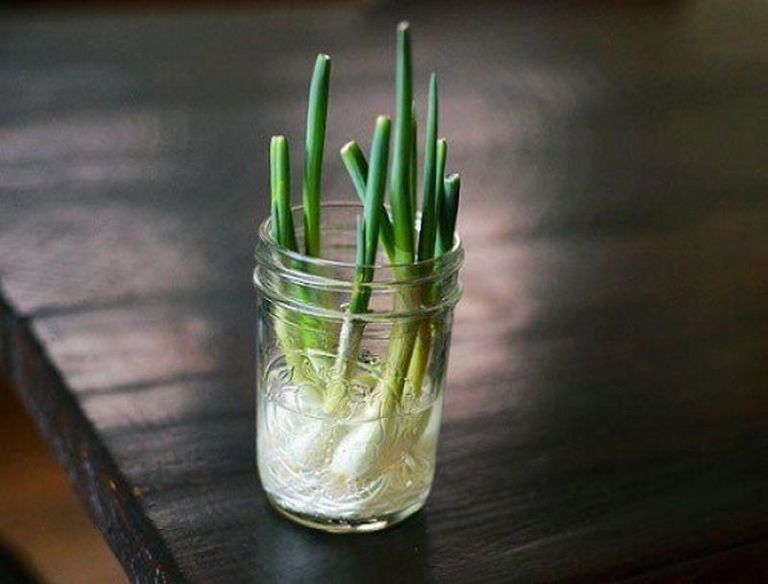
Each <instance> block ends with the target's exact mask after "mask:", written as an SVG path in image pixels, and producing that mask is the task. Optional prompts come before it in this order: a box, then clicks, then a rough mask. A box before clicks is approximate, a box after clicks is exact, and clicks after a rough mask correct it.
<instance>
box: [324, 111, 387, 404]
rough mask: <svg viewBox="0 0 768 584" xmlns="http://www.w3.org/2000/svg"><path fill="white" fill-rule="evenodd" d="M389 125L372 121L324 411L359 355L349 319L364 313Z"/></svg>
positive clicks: (355, 327) (336, 400)
mask: <svg viewBox="0 0 768 584" xmlns="http://www.w3.org/2000/svg"><path fill="white" fill-rule="evenodd" d="M390 127H391V122H390V120H389V118H387V117H386V116H379V117H378V118H377V119H376V129H375V130H374V134H373V143H372V144H371V167H370V169H369V173H368V181H367V184H366V192H365V201H364V206H363V212H364V218H363V220H362V221H360V220H359V218H358V225H357V257H356V260H355V263H356V269H355V284H356V285H355V289H354V290H353V292H352V297H351V299H350V303H349V315H348V317H347V318H345V320H344V322H343V323H342V328H341V335H340V337H339V348H338V353H337V357H336V362H335V363H334V367H333V371H332V374H331V379H332V381H331V383H330V384H329V386H328V390H327V392H326V399H325V408H326V410H327V411H329V412H332V411H335V410H336V409H337V408H338V407H339V405H340V403H341V402H342V401H343V399H344V398H345V397H346V390H347V386H348V381H349V379H348V378H349V377H350V376H351V373H352V371H354V368H355V367H356V366H357V359H358V355H359V353H360V343H361V342H362V337H363V330H364V328H365V323H364V322H359V321H358V322H356V321H354V320H353V318H352V315H354V314H363V313H365V312H367V311H368V302H369V301H370V297H371V289H370V287H369V286H368V284H369V283H370V282H371V280H373V265H374V264H375V263H376V248H377V244H378V241H379V227H380V225H381V210H382V209H383V208H384V207H383V201H384V191H385V187H386V180H387V159H388V158H389V134H390Z"/></svg>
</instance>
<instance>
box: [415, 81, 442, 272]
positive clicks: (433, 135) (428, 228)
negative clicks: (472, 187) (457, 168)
mask: <svg viewBox="0 0 768 584" xmlns="http://www.w3.org/2000/svg"><path fill="white" fill-rule="evenodd" d="M437 118H438V110H437V75H435V74H434V73H432V77H431V78H430V80H429V112H428V114H427V135H426V138H425V141H424V191H423V203H422V208H421V229H420V231H419V261H424V260H428V259H430V258H431V257H432V256H433V255H434V253H435V230H436V225H435V199H436V188H435V186H436V184H437V176H438V175H437V171H436V168H435V167H436V161H435V158H436V156H437Z"/></svg>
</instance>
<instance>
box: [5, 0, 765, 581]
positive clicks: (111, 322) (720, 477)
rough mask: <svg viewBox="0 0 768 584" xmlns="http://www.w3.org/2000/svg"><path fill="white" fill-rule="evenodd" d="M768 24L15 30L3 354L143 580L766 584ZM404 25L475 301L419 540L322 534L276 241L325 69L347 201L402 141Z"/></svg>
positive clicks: (481, 11) (373, 20) (152, 17)
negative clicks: (270, 242) (351, 165)
mask: <svg viewBox="0 0 768 584" xmlns="http://www.w3.org/2000/svg"><path fill="white" fill-rule="evenodd" d="M767 12H768V9H766V6H765V4H762V5H760V4H759V3H753V4H752V5H745V6H743V7H741V9H738V8H737V7H736V6H734V5H732V4H731V3H720V4H715V5H710V6H707V5H706V3H701V5H700V4H698V3H680V4H673V5H671V6H668V7H666V8H664V7H657V8H649V7H636V8H633V9H624V10H620V9H613V10H612V9H605V8H603V9H598V8H597V7H595V6H592V7H590V6H589V5H584V6H580V7H578V8H568V7H567V6H566V5H563V4H560V3H555V4H553V5H551V6H547V7H540V8H535V7H531V6H527V5H520V4H513V5H510V6H503V5H496V4H484V3H482V4H481V3H465V4H463V5H462V6H440V7H438V6H424V7H421V8H418V9H416V8H410V9H406V8H397V7H395V6H388V5H386V4H385V5H362V6H357V5H346V4H341V5H333V4H332V5H329V6H325V7H318V8H313V7H311V6H304V7H301V8H295V9H291V10H289V9H280V8H276V7H272V8H263V9H255V10H253V11H251V10H247V9H244V8H239V9H233V10H231V11H214V10H213V9H210V8H209V9H200V10H198V11H194V12H185V13H183V14H181V13H180V14H176V13H173V12H171V11H169V10H165V11H157V12H149V11H148V12H146V13H145V14H141V15H140V14H137V15H131V14H130V13H126V12H125V11H122V10H118V11H115V12H113V13H105V14H101V15H91V14H88V13H75V14H71V13H63V12H62V13H57V12H50V13H23V14H22V13H19V14H13V13H4V15H3V18H2V19H0V189H2V198H1V199H0V280H1V283H2V296H3V305H2V325H3V326H2V337H1V338H0V354H1V355H2V362H3V363H4V368H5V369H6V370H7V371H10V373H11V376H12V378H13V381H14V384H15V387H16V389H17V391H18V393H19V394H20V395H21V396H22V398H23V399H24V401H25V403H26V405H27V407H28V409H29V410H30V411H31V412H32V413H33V415H34V417H35V419H36V420H37V423H38V425H39V428H40V431H41V432H42V433H43V434H44V435H45V437H46V438H47V439H48V441H49V442H50V444H51V446H52V448H53V449H54V450H55V452H56V455H57V456H58V458H59V460H60V461H61V463H62V464H63V465H64V467H65V468H66V469H67V471H68V472H69V474H70V476H71V478H72V481H73V482H74V484H75V486H76V488H77V490H78V491H79V493H80V494H81V496H82V499H83V501H84V503H85V504H86V505H87V506H88V508H89V510H90V512H91V514H92V516H93V518H94V520H95V522H96V523H97V524H98V526H99V527H100V528H101V529H102V531H103V532H104V536H105V537H106V539H107V540H108V541H109V543H110V544H111V546H112V548H113V549H114V551H115V553H116V554H117V556H118V557H119V559H120V561H121V562H122V563H123V565H124V567H125V570H126V572H127V573H128V574H129V575H130V577H131V578H133V579H135V580H136V581H159V582H163V581H169V582H170V581H177V580H180V579H184V580H189V581H194V582H239V581H253V580H259V581H265V582H270V581H274V582H294V581H301V582H330V581H334V582H337V581H338V582H343V581H350V582H360V581H378V580H387V581H392V582H395V581H419V580H423V581H431V580H436V581H443V582H490V581H505V582H515V581H520V582H530V581H534V580H536V581H541V580H571V579H585V580H601V579H615V578H624V577H638V578H639V579H669V578H677V577H681V578H682V577H685V578H688V579H695V578H709V577H714V578H715V579H720V580H721V581H722V580H723V579H727V578H730V577H734V576H735V575H738V576H739V577H741V578H744V579H745V580H751V581H756V580H758V579H760V578H761V577H763V578H765V577H768V574H766V570H768V568H766V561H765V557H766V556H768V431H766V424H768V391H766V390H768V386H767V383H766V377H767V375H768V198H766V187H768V164H766V146H767V145H768V142H766V136H768V108H767V107H766V100H767V99H768V43H766V42H765V38H766V25H765V23H766V22H767V20H766V18H767V17H768V14H766V13H767ZM402 16H407V17H409V18H410V19H411V21H412V24H413V27H414V35H415V36H414V49H415V63H416V73H417V75H418V80H419V84H418V93H419V98H423V97H424V93H425V88H426V79H427V75H428V73H429V72H430V71H431V70H433V69H435V70H438V71H439V72H440V73H441V76H442V88H443V96H444V98H443V114H444V117H443V120H444V122H443V126H442V133H444V135H445V136H447V137H448V138H449V140H450V142H451V151H450V153H449V167H450V168H451V169H452V170H460V171H461V172H462V173H463V176H464V183H465V191H464V193H463V195H464V200H463V204H464V206H463V209H462V212H461V219H460V230H461V232H462V233H463V236H464V239H465V245H466V249H467V262H466V266H465V268H464V270H463V275H464V282H465V287H466V293H465V297H464V299H463V300H462V302H461V304H460V306H459V308H458V312H457V318H456V327H455V334H454V342H453V348H452V355H451V366H450V372H449V387H448V393H447V401H446V406H445V423H444V431H443V434H442V437H441V442H440V454H439V469H438V473H437V478H436V484H435V488H434V491H433V493H432V496H431V498H430V500H429V502H428V504H427V506H426V509H425V510H424V511H423V512H422V513H419V514H418V515H417V516H415V517H413V518H412V519H411V520H409V521H407V522H406V523H404V524H403V525H402V526H399V527H397V528H395V529H393V530H391V531H389V532H385V533H380V534H375V535H367V536H360V537H339V536H329V535H323V534H320V533H315V532H312V531H309V530H305V529H302V528H299V527H296V526H294V525H291V524H289V523H288V522H286V521H285V520H283V519H281V518H279V517H278V516H277V515H276V514H275V513H274V512H272V511H271V510H270V509H269V508H268V507H267V505H266V503H265V498H264V495H263V493H262V491H261V490H260V487H259V484H258V480H257V477H256V472H255V466H254V456H253V434H254V412H253V385H254V383H253V355H254V349H253V342H254V331H253V328H254V292H253V290H252V287H251V284H250V272H251V269H252V248H253V244H254V241H255V231H254V230H255V225H256V221H257V219H259V218H261V217H263V216H265V214H266V213H267V209H268V201H267V196H266V192H265V189H266V186H267V182H268V180H267V173H266V170H267V169H266V157H267V139H268V136H269V135H270V134H272V133H277V132H284V133H286V134H287V135H288V136H289V137H290V138H292V139H293V140H294V142H295V144H297V145H298V144H300V139H301V134H302V127H303V124H304V119H303V118H304V108H305V95H306V89H307V85H308V79H309V73H310V69H311V65H312V61H313V57H314V54H315V53H316V52H318V51H320V50H323V51H327V52H329V53H330V54H331V55H332V56H333V58H334V72H333V82H332V100H331V108H332V111H331V119H330V122H329V124H330V131H329V139H328V142H329V146H328V151H329V152H330V156H329V160H328V163H327V167H326V179H325V186H326V191H327V193H334V194H337V195H338V196H339V197H351V196H352V190H351V187H350V184H349V181H348V179H347V177H346V176H345V173H344V172H343V169H342V165H341V163H340V161H339V159H338V157H337V156H335V155H334V152H335V151H336V149H337V147H338V146H340V145H341V144H342V143H343V142H344V141H346V140H347V139H350V138H356V139H358V141H361V142H364V143H367V141H368V139H369V136H370V128H371V125H372V121H373V119H374V115H375V114H377V113H379V112H385V113H387V112H391V111H392V109H393V106H392V104H393V96H392V78H393V38H394V36H393V31H394V25H395V23H396V22H397V20H398V19H399V18H401V17H402ZM422 103H423V101H422ZM422 116H423V110H422ZM299 153H300V148H295V149H294V162H297V161H298V162H300V159H301V157H300V154H299ZM296 170H297V174H296V176H298V167H297V169H296ZM297 184H298V183H297Z"/></svg>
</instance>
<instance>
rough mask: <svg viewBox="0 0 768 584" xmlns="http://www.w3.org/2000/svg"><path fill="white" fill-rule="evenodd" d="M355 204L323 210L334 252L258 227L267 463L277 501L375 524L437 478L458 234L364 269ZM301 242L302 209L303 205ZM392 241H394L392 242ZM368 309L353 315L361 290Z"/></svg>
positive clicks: (326, 517)
mask: <svg viewBox="0 0 768 584" xmlns="http://www.w3.org/2000/svg"><path fill="white" fill-rule="evenodd" d="M360 214H362V207H361V206H360V205H358V204H354V203H326V204H324V205H323V206H322V213H321V217H322V220H321V221H322V223H321V234H322V244H323V257H322V258H311V257H307V256H304V255H301V254H297V253H294V252H291V251H289V250H287V249H285V248H283V247H279V246H278V245H277V244H276V243H274V241H273V240H272V238H271V237H270V220H269V219H268V220H266V221H265V222H264V223H262V225H261V226H260V229H259V239H258V244H257V247H256V269H255V271H254V283H255V285H256V288H257V290H258V292H259V294H258V298H259V301H258V327H257V330H258V343H257V344H258V351H257V358H256V361H257V369H258V371H257V391H256V394H257V395H256V401H257V425H256V430H257V432H256V434H257V461H258V468H259V475H260V478H261V483H262V485H263V487H264V490H265V492H266V494H267V497H268V498H269V501H270V502H271V504H272V505H273V506H274V507H275V508H276V509H277V510H278V511H279V512H280V513H282V514H284V515H286V516H288V517H289V518H291V519H292V520H294V521H296V522H298V523H301V524H303V525H307V526H310V527H314V528H318V529H322V530H325V531H333V532H354V531H374V530H378V529H383V528H384V527H387V526H389V525H392V524H394V523H397V522H399V521H401V520H403V519H404V518H406V517H408V516H409V515H411V514H413V513H415V512H416V511H418V510H419V509H420V508H421V507H422V505H423V504H424V502H425V500H426V498H427V495H428V494H429V491H430V488H431V486H432V478H433V476H434V470H435V455H436V449H437V438H438V432H439V429H440V418H441V409H442V401H443V386H444V384H445V372H446V366H447V362H448V349H449V346H450V340H451V324H452V320H453V308H454V306H455V304H456V302H457V301H458V299H459V296H460V295H461V287H460V284H459V280H458V270H459V267H460V266H461V263H462V261H463V250H462V248H461V244H460V242H459V239H458V237H457V238H456V240H455V241H454V245H453V248H452V249H451V250H450V251H449V252H447V253H445V254H443V255H442V256H441V257H440V258H437V259H434V260H429V261H424V262H420V263H415V264H410V265H401V266H391V265H389V264H388V263H387V262H386V261H385V257H384V256H383V253H380V254H379V258H378V259H377V264H379V265H376V266H369V267H366V268H364V269H365V270H369V271H368V275H369V276H370V273H371V271H372V278H370V279H369V280H368V283H362V282H365V281H366V279H367V278H362V277H360V275H361V273H362V272H361V269H360V268H359V267H357V268H356V266H355V263H354V259H355V220H356V217H357V216H358V215H360ZM293 215H294V223H295V225H296V234H297V238H298V239H299V248H300V249H301V248H302V243H303V242H302V239H301V235H300V234H302V233H303V222H302V209H301V207H297V208H295V209H294V213H293ZM379 247H382V246H379ZM361 293H362V294H366V295H368V298H369V301H368V310H367V311H366V312H364V313H358V314H350V313H349V311H348V310H347V309H348V307H349V303H350V299H351V298H352V296H353V295H354V294H361Z"/></svg>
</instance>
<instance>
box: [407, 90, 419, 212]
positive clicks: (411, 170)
mask: <svg viewBox="0 0 768 584" xmlns="http://www.w3.org/2000/svg"><path fill="white" fill-rule="evenodd" d="M411 120H412V123H411V159H410V161H409V163H408V194H409V195H410V200H411V214H412V215H414V216H415V215H416V209H417V208H418V202H417V200H416V198H417V197H416V183H418V181H419V178H418V175H419V168H418V165H419V147H418V143H419V124H418V122H417V121H416V102H415V101H414V102H412V103H411Z"/></svg>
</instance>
